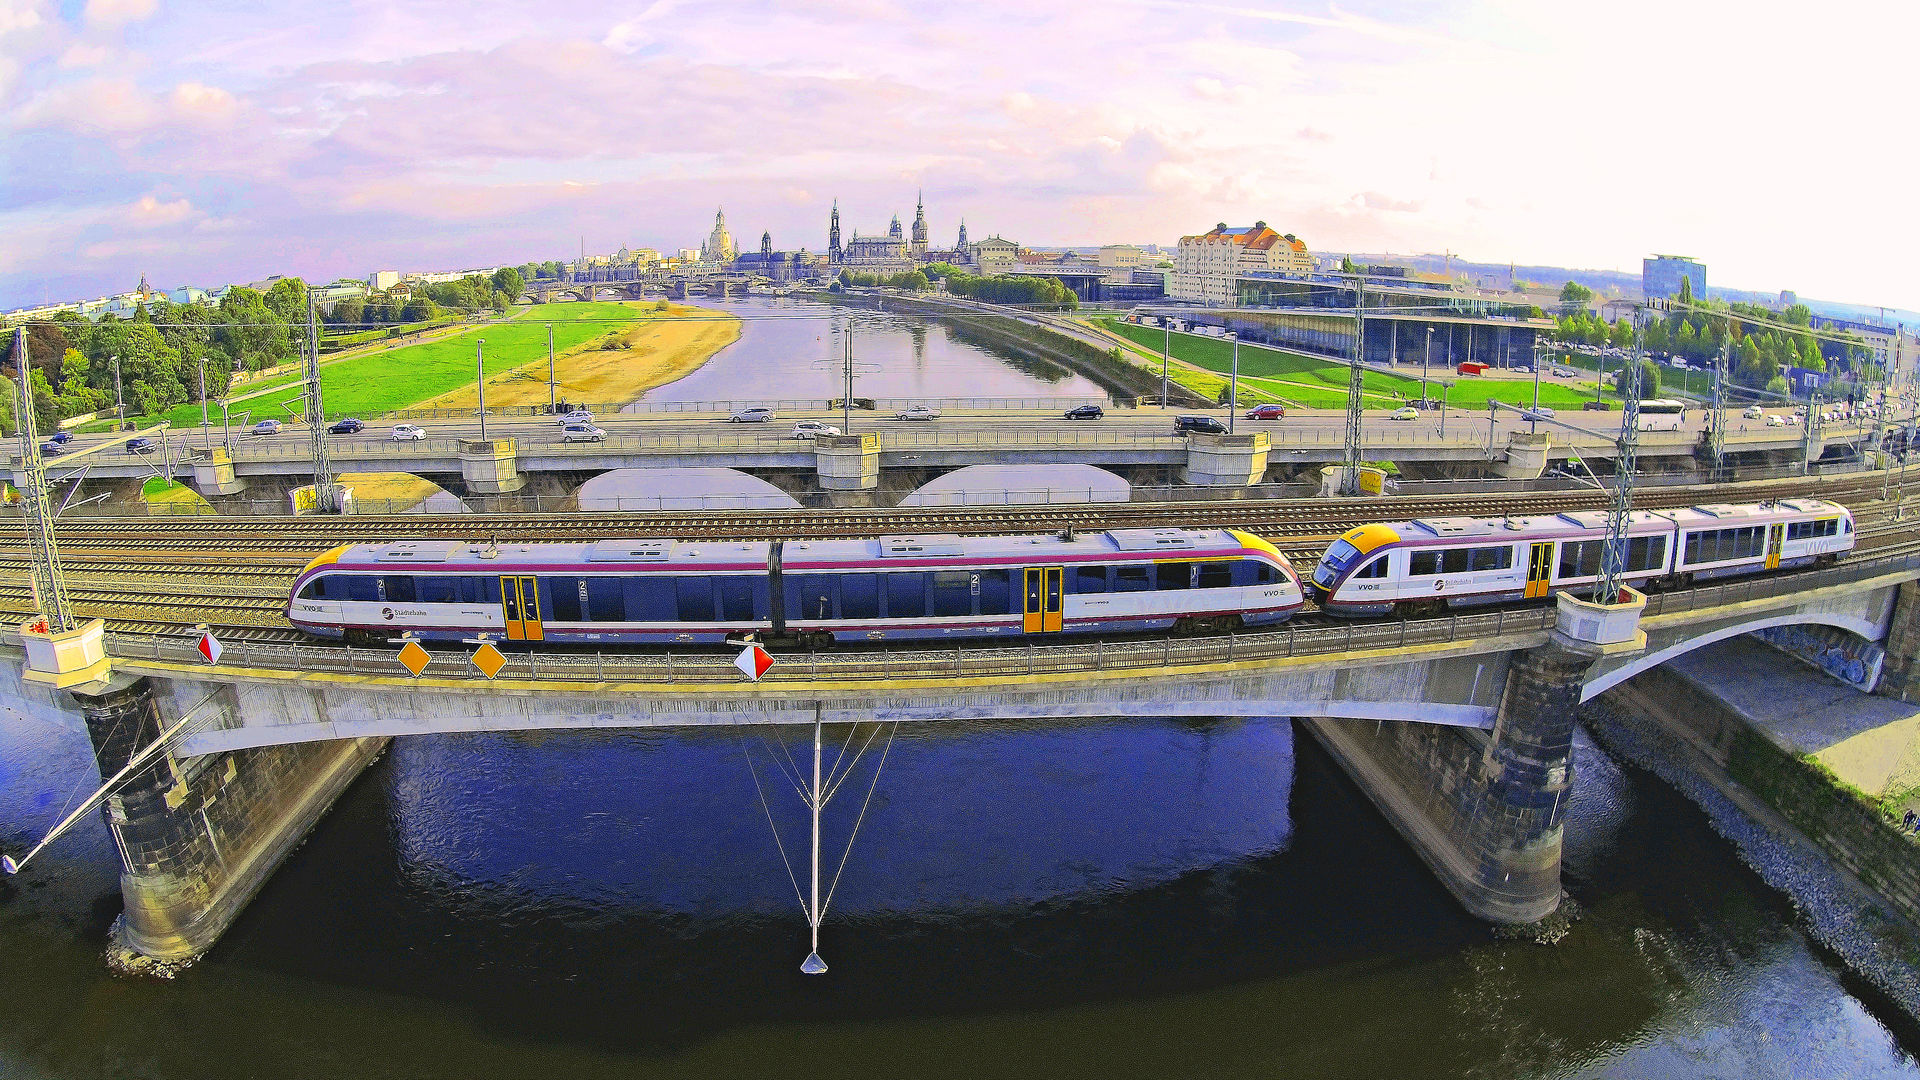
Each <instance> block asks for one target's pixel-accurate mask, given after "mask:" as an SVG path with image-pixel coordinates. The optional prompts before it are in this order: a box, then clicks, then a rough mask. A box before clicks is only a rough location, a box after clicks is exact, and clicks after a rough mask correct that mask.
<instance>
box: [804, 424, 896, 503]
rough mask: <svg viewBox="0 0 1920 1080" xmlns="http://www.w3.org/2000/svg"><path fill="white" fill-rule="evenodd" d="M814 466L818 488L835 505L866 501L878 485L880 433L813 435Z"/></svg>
mask: <svg viewBox="0 0 1920 1080" xmlns="http://www.w3.org/2000/svg"><path fill="white" fill-rule="evenodd" d="M813 453H814V462H815V465H814V468H815V472H816V476H817V477H818V479H819V482H820V489H821V490H822V491H825V492H827V493H828V494H830V495H832V496H833V499H834V503H835V505H840V506H847V505H866V504H867V503H868V502H869V501H870V500H871V498H872V493H873V492H874V491H875V490H876V489H877V488H879V486H880V436H878V435H876V434H874V433H872V432H868V433H866V434H864V435H815V436H814V437H813Z"/></svg>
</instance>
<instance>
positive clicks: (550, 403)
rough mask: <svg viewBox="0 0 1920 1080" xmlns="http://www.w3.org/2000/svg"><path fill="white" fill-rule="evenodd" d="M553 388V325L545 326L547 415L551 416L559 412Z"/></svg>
mask: <svg viewBox="0 0 1920 1080" xmlns="http://www.w3.org/2000/svg"><path fill="white" fill-rule="evenodd" d="M554 393H555V391H554V387H553V324H552V323H548V324H547V413H548V415H552V414H553V413H557V412H559V411H560V409H559V406H558V404H557V400H558V399H557V398H555V396H554Z"/></svg>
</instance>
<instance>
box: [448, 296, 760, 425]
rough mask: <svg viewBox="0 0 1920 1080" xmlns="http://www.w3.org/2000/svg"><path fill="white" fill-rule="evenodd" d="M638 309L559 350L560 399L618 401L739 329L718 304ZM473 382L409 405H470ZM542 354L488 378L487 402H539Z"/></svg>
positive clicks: (692, 361) (661, 380)
mask: <svg viewBox="0 0 1920 1080" xmlns="http://www.w3.org/2000/svg"><path fill="white" fill-rule="evenodd" d="M633 306H635V307H640V308H643V309H645V312H646V313H645V314H643V315H642V316H641V317H640V321H639V322H636V323H634V324H633V325H631V326H626V327H621V328H618V329H614V330H610V331H609V332H608V333H607V334H606V335H605V336H604V337H602V338H601V339H598V340H595V341H590V342H588V343H586V344H585V345H581V346H578V347H576V348H572V349H568V350H567V351H565V352H563V353H559V354H558V355H557V356H556V358H555V362H554V380H555V381H556V382H557V383H558V384H559V396H560V397H561V398H562V399H563V400H566V401H571V402H576V403H581V404H589V405H608V404H625V403H626V402H629V401H632V400H634V399H635V398H638V397H639V396H640V395H641V394H642V393H644V392H645V391H648V390H651V389H653V388H654V387H656V386H664V385H666V384H667V383H670V382H673V381H674V380H676V379H680V378H684V377H685V376H686V375H688V374H689V373H691V372H693V371H694V370H696V369H698V368H699V367H700V365H702V364H704V363H706V362H707V361H708V360H711V359H712V358H713V355H714V354H715V353H717V352H719V351H720V350H721V349H724V348H726V347H727V346H729V345H731V344H733V343H734V342H735V341H736V340H738V339H739V337H740V320H739V319H737V318H734V317H733V316H731V315H729V314H727V313H726V312H724V311H713V310H711V309H707V308H698V307H691V306H688V305H685V304H674V305H671V306H670V307H669V308H668V309H667V310H666V311H664V312H660V311H655V310H654V305H653V302H652V301H644V302H636V303H635V304H634V305H633ZM474 398H475V391H474V390H473V388H472V387H466V388H463V389H460V390H455V391H452V392H450V393H446V394H442V395H440V396H439V397H435V398H429V399H427V400H426V401H422V402H420V403H419V404H418V405H417V406H414V407H415V408H428V409H462V408H465V409H470V408H473V407H474ZM546 402H547V362H546V361H545V360H544V359H543V360H537V361H535V362H533V363H531V364H527V365H525V366H523V367H518V368H515V369H513V370H512V371H506V372H502V373H500V374H498V375H493V376H489V377H488V379H487V409H488V411H489V412H491V411H492V410H493V409H495V408H499V407H502V406H507V405H545V404H546Z"/></svg>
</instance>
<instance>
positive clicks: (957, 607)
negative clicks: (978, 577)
mask: <svg viewBox="0 0 1920 1080" xmlns="http://www.w3.org/2000/svg"><path fill="white" fill-rule="evenodd" d="M933 614H934V615H935V616H936V617H939V618H955V617H958V616H963V615H971V614H973V575H972V574H970V573H968V572H966V571H965V570H941V571H938V572H936V573H935V574H934V575H933Z"/></svg>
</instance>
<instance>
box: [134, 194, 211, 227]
mask: <svg viewBox="0 0 1920 1080" xmlns="http://www.w3.org/2000/svg"><path fill="white" fill-rule="evenodd" d="M193 216H194V214H193V203H191V202H189V201H187V200H186V199H174V200H173V201H171V202H161V201H160V200H159V199H157V198H155V197H154V196H152V195H142V196H141V197H140V199H139V200H138V201H137V202H135V203H134V204H133V205H132V206H130V207H128V208H127V213H126V221H127V224H129V225H132V226H133V227H134V228H136V229H158V228H161V227H163V226H167V225H177V224H179V223H180V222H182V221H185V220H187V219H188V218H191V217H193Z"/></svg>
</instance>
